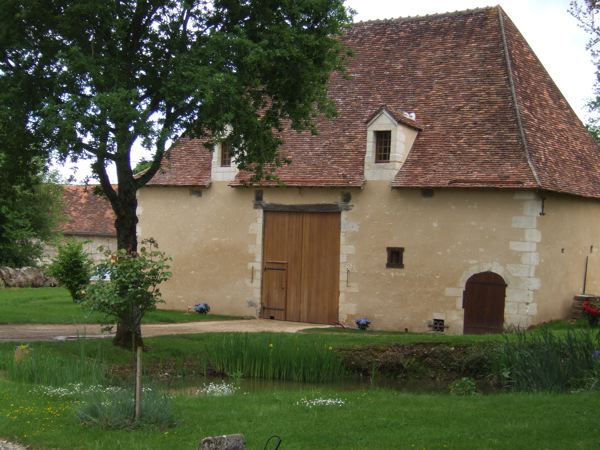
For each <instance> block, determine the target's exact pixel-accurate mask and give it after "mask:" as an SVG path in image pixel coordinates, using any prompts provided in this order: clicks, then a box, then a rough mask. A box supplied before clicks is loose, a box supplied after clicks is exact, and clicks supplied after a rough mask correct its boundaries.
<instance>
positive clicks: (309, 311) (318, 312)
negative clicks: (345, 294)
mask: <svg viewBox="0 0 600 450" xmlns="http://www.w3.org/2000/svg"><path fill="white" fill-rule="evenodd" d="M302 231H303V236H302V316H301V321H302V322H317V323H334V322H337V321H338V306H339V293H340V214H339V213H306V214H304V222H303V230H302Z"/></svg>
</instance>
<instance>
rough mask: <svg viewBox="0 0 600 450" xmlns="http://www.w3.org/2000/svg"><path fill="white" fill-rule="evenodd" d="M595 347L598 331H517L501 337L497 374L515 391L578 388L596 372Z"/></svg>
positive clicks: (599, 343)
mask: <svg viewBox="0 0 600 450" xmlns="http://www.w3.org/2000/svg"><path fill="white" fill-rule="evenodd" d="M598 349H600V335H599V334H598V333H597V332H594V331H593V330H586V329H583V330H568V331H567V332H566V333H554V332H552V331H550V330H547V329H542V330H541V331H540V332H529V333H525V332H517V333H514V334H512V335H508V336H507V337H506V338H505V342H504V345H503V347H502V349H501V351H500V353H501V354H500V366H499V371H500V372H499V376H500V378H501V379H502V380H503V381H504V384H505V386H506V387H509V388H512V389H515V390H517V391H554V392H559V391H564V390H568V389H577V388H582V387H585V386H586V385H590V383H589V380H590V376H592V377H593V376H594V374H595V373H600V371H599V370H598V364H599V362H598V359H597V358H595V357H594V355H595V354H596V353H595V352H596V351H597V350H598ZM595 384H596V383H594V385H595Z"/></svg>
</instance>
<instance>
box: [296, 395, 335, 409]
mask: <svg viewBox="0 0 600 450" xmlns="http://www.w3.org/2000/svg"><path fill="white" fill-rule="evenodd" d="M345 404H346V402H345V401H344V400H342V399H341V398H321V397H319V398H314V399H312V400H308V399H306V398H303V399H302V400H300V401H298V402H296V405H301V406H306V407H308V408H313V407H316V406H344V405H345Z"/></svg>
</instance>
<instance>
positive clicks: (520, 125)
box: [496, 7, 541, 187]
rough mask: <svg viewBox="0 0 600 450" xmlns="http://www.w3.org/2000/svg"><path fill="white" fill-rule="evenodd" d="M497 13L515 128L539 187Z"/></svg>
mask: <svg viewBox="0 0 600 450" xmlns="http://www.w3.org/2000/svg"><path fill="white" fill-rule="evenodd" d="M496 10H497V11H498V22H499V24H500V34H501V35H502V49H503V50H504V58H505V61H506V71H507V73H508V84H509V87H510V94H511V96H512V100H513V104H514V107H515V115H516V118H517V127H518V128H519V135H520V137H521V143H522V144H523V150H524V152H525V159H527V165H528V166H529V169H530V170H531V174H532V175H533V178H534V179H535V182H536V184H537V185H538V186H539V187H541V183H540V178H539V176H538V174H537V171H536V169H535V166H534V165H533V162H532V161H531V156H530V155H529V146H528V145H527V137H526V136H525V130H524V128H523V121H522V119H521V110H520V108H519V103H518V101H517V92H516V90H515V81H514V78H513V69H512V62H511V59H510V53H509V51H508V42H507V40H506V30H505V29H504V18H503V17H502V12H503V11H502V8H500V7H497V9H496Z"/></svg>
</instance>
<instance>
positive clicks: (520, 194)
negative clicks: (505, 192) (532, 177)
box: [513, 191, 535, 200]
mask: <svg viewBox="0 0 600 450" xmlns="http://www.w3.org/2000/svg"><path fill="white" fill-rule="evenodd" d="M513 198H514V199H515V200H534V199H535V192H533V191H517V192H515V195H514V197H513Z"/></svg>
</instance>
